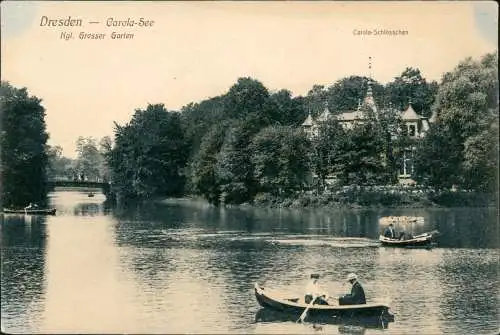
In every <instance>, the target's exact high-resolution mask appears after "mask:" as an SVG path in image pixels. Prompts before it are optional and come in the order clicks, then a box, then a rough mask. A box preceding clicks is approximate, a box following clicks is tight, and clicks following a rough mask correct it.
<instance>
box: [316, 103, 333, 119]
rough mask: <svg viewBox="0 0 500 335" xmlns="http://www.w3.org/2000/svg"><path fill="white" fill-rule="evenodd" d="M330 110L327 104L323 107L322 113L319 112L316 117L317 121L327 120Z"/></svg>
mask: <svg viewBox="0 0 500 335" xmlns="http://www.w3.org/2000/svg"><path fill="white" fill-rule="evenodd" d="M330 114H331V113H330V111H329V110H328V106H327V107H325V110H324V111H323V113H321V115H320V116H319V117H318V121H319V122H324V121H326V120H328V119H329V118H330Z"/></svg>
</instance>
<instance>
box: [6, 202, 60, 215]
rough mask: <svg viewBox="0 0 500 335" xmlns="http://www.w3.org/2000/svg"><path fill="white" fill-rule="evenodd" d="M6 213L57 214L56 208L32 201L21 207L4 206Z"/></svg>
mask: <svg viewBox="0 0 500 335" xmlns="http://www.w3.org/2000/svg"><path fill="white" fill-rule="evenodd" d="M3 213H5V214H30V215H55V214H56V209H55V208H40V207H39V206H38V205H37V204H34V203H30V204H29V205H28V206H26V207H24V208H19V209H13V208H4V209H3Z"/></svg>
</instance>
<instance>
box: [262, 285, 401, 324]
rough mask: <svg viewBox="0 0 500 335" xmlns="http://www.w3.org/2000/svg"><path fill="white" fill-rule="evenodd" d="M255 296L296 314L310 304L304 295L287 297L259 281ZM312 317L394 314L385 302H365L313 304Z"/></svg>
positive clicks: (280, 309)
mask: <svg viewBox="0 0 500 335" xmlns="http://www.w3.org/2000/svg"><path fill="white" fill-rule="evenodd" d="M254 289H255V297H256V299H257V302H258V303H259V305H261V306H262V307H265V308H270V309H273V310H276V311H281V312H285V313H290V314H294V315H296V316H299V315H300V314H302V312H304V310H305V309H306V308H307V307H308V306H309V305H308V304H306V302H305V301H304V297H302V298H298V297H295V298H294V297H291V298H285V297H282V296H281V295H279V294H277V293H274V294H273V293H271V292H268V291H266V290H264V288H263V287H261V286H260V285H259V284H258V283H255V286H254ZM309 315H311V317H318V316H323V317H334V316H335V317H353V316H379V317H384V316H392V314H390V313H389V307H388V306H385V305H383V304H377V303H372V304H363V305H313V306H312V307H310V308H309Z"/></svg>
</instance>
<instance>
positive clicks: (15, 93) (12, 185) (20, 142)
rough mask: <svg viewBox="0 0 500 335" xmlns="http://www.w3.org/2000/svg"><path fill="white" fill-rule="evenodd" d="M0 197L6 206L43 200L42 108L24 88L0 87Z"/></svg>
mask: <svg viewBox="0 0 500 335" xmlns="http://www.w3.org/2000/svg"><path fill="white" fill-rule="evenodd" d="M0 90H1V91H0V106H1V127H2V129H1V133H0V148H1V194H0V197H1V199H2V202H3V204H2V205H4V206H6V207H23V206H26V205H27V204H28V203H29V202H40V203H43V202H44V201H45V200H46V195H47V187H46V167H47V152H46V149H47V148H46V143H47V139H48V137H49V136H48V134H47V132H46V126H45V109H44V107H43V106H42V105H41V100H40V99H39V98H37V97H35V96H30V95H29V94H28V91H27V89H26V88H21V89H18V88H15V87H13V86H11V85H10V84H9V83H8V82H2V83H1V86H0Z"/></svg>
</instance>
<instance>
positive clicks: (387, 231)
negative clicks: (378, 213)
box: [384, 223, 396, 239]
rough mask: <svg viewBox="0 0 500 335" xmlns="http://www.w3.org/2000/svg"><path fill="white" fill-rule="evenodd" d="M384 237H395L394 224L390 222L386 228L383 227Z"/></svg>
mask: <svg viewBox="0 0 500 335" xmlns="http://www.w3.org/2000/svg"><path fill="white" fill-rule="evenodd" d="M384 237H387V238H392V239H395V238H396V232H395V231H394V226H393V224H392V223H391V224H389V226H388V227H387V228H385V230H384Z"/></svg>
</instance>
